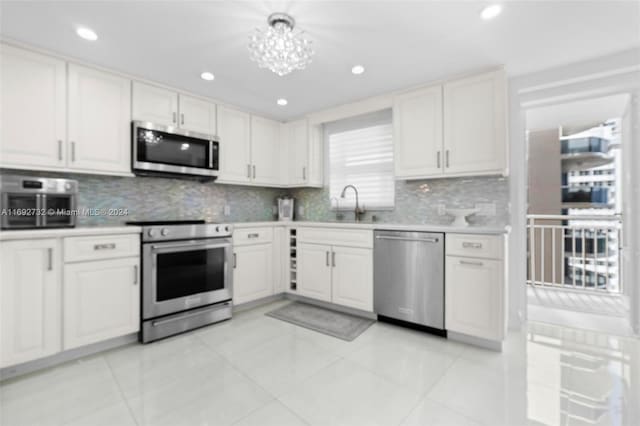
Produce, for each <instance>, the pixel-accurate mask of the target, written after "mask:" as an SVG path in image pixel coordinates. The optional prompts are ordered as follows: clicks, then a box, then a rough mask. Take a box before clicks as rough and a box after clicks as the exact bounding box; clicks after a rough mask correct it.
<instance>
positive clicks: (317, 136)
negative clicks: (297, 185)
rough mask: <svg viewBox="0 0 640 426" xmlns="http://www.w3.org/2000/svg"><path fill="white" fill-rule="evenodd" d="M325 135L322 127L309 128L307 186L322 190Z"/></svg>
mask: <svg viewBox="0 0 640 426" xmlns="http://www.w3.org/2000/svg"><path fill="white" fill-rule="evenodd" d="M323 138H324V134H323V131H322V126H321V125H314V126H310V127H309V159H308V164H309V172H308V177H307V185H306V186H310V187H315V188H322V186H323V184H324V181H323V176H324V162H323V159H324V148H323V146H324V144H323Z"/></svg>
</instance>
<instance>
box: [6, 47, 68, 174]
mask: <svg viewBox="0 0 640 426" xmlns="http://www.w3.org/2000/svg"><path fill="white" fill-rule="evenodd" d="M65 79H66V64H65V62H64V61H62V60H59V59H56V58H52V57H50V56H46V55H40V54H37V53H33V52H30V51H27V50H23V49H18V48H14V47H11V46H7V45H5V44H1V45H0V87H2V96H1V97H0V98H1V99H0V102H1V119H0V121H1V122H2V126H0V128H1V130H0V141H1V143H0V166H2V167H10V168H21V169H56V168H63V167H65V164H66V163H65V159H66V139H67V138H66V93H65V87H66V85H65Z"/></svg>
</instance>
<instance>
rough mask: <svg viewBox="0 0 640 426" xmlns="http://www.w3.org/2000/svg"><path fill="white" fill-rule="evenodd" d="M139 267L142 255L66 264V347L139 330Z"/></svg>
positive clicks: (64, 318)
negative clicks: (139, 256)
mask: <svg viewBox="0 0 640 426" xmlns="http://www.w3.org/2000/svg"><path fill="white" fill-rule="evenodd" d="M139 266H140V259H139V258H138V257H128V258H122V259H113V260H101V261H95V262H79V263H68V264H66V265H65V267H64V304H63V306H64V312H63V323H64V349H65V350H67V349H72V348H77V347H80V346H84V345H88V344H90V343H95V342H99V341H102V340H106V339H110V338H113V337H118V336H123V335H125V334H129V333H135V332H137V331H138V330H139V328H140V327H139V325H140V284H139V283H140V277H139V270H140V267H139Z"/></svg>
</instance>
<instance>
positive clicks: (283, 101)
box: [276, 98, 289, 106]
mask: <svg viewBox="0 0 640 426" xmlns="http://www.w3.org/2000/svg"><path fill="white" fill-rule="evenodd" d="M276 103H277V104H278V105H280V106H285V105H286V104H288V103H289V101H287V100H286V99H285V98H280V99H278V100H277V101H276Z"/></svg>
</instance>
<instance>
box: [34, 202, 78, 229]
mask: <svg viewBox="0 0 640 426" xmlns="http://www.w3.org/2000/svg"><path fill="white" fill-rule="evenodd" d="M41 197H42V198H41V199H42V209H43V210H44V211H45V215H44V216H43V217H42V226H45V227H47V228H64V227H72V226H75V225H76V213H75V212H74V210H75V208H76V196H75V195H72V194H42V195H41Z"/></svg>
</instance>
